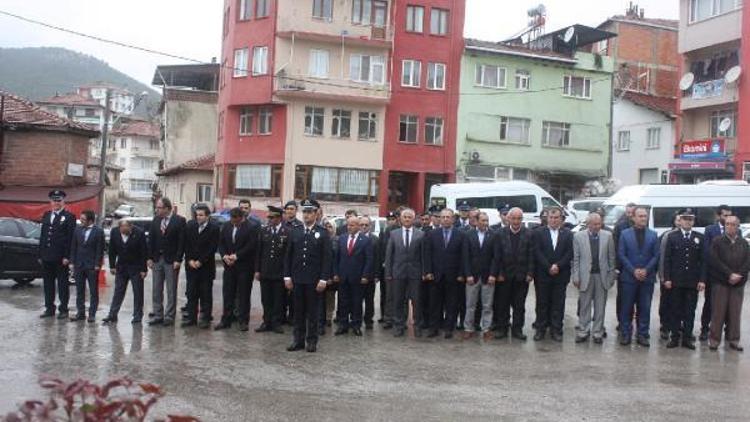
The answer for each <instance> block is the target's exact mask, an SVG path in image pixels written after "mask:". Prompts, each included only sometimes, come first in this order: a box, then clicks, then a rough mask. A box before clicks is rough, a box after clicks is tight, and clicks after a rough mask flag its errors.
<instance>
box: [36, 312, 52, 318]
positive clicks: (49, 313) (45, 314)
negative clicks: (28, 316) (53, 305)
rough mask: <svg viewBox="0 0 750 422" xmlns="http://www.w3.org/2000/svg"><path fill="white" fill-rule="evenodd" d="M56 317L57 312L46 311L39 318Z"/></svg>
mask: <svg viewBox="0 0 750 422" xmlns="http://www.w3.org/2000/svg"><path fill="white" fill-rule="evenodd" d="M53 316H55V311H51V312H50V311H45V312H44V313H43V314H41V315H39V318H52V317H53Z"/></svg>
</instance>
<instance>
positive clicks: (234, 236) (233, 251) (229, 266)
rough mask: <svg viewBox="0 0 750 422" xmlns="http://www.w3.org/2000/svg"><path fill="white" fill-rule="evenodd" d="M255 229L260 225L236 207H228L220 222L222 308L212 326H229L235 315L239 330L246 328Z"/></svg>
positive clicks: (255, 242) (256, 236)
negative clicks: (229, 208)
mask: <svg viewBox="0 0 750 422" xmlns="http://www.w3.org/2000/svg"><path fill="white" fill-rule="evenodd" d="M259 231H260V227H259V226H258V225H257V224H255V223H254V222H252V221H251V220H247V219H245V214H244V213H243V212H242V210H241V209H240V208H232V210H231V211H229V223H225V224H224V226H223V227H222V228H221V235H220V236H219V255H221V260H222V262H223V263H224V274H223V280H222V296H223V302H224V312H223V313H222V316H221V321H220V322H219V323H218V324H217V325H216V326H215V327H214V329H215V330H223V329H225V328H229V327H230V326H231V325H232V322H234V321H235V318H236V319H237V328H238V329H239V330H240V331H247V330H248V322H249V321H250V294H251V292H252V287H253V275H254V273H255V271H254V266H255V259H256V257H255V254H256V253H257V251H256V248H257V245H258V233H259ZM235 307H236V310H237V312H236V315H235Z"/></svg>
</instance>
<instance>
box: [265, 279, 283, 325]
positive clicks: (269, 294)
mask: <svg viewBox="0 0 750 422" xmlns="http://www.w3.org/2000/svg"><path fill="white" fill-rule="evenodd" d="M285 295H286V289H285V288H284V280H283V279H281V278H262V277H261V279H260V301H261V303H262V304H263V323H264V324H266V325H267V326H268V327H280V326H281V319H282V313H283V311H284V310H283V308H282V305H283V300H284V296H285Z"/></svg>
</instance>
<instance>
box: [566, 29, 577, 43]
mask: <svg viewBox="0 0 750 422" xmlns="http://www.w3.org/2000/svg"><path fill="white" fill-rule="evenodd" d="M575 34H576V29H575V28H574V27H572V26H571V27H570V28H568V30H567V31H565V35H564V36H563V41H565V42H566V43H569V42H570V40H572V39H573V35H575Z"/></svg>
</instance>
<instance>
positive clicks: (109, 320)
mask: <svg viewBox="0 0 750 422" xmlns="http://www.w3.org/2000/svg"><path fill="white" fill-rule="evenodd" d="M116 323H117V317H113V316H108V317H106V318H104V319H103V320H102V324H103V325H109V324H116Z"/></svg>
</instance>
